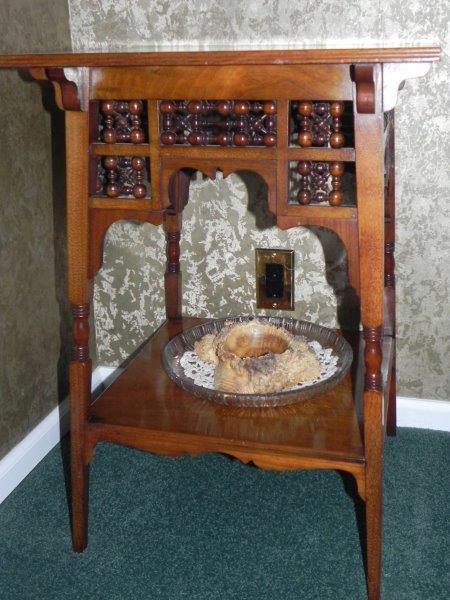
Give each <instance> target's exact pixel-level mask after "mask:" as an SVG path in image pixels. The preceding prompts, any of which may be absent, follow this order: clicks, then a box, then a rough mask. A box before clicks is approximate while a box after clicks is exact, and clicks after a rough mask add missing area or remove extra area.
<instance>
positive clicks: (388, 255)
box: [384, 242, 395, 288]
mask: <svg viewBox="0 0 450 600" xmlns="http://www.w3.org/2000/svg"><path fill="white" fill-rule="evenodd" d="M394 251H395V243H394V242H390V243H388V244H385V245H384V284H385V286H386V287H388V288H395V257H394Z"/></svg>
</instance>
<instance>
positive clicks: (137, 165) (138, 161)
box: [131, 156, 145, 171]
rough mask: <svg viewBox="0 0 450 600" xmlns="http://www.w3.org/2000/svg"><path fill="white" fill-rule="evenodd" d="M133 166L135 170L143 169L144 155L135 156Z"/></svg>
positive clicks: (132, 161) (132, 160)
mask: <svg viewBox="0 0 450 600" xmlns="http://www.w3.org/2000/svg"><path fill="white" fill-rule="evenodd" d="M131 166H132V167H133V169H134V170H135V171H142V170H143V169H144V167H145V158H143V157H142V156H133V158H132V159H131Z"/></svg>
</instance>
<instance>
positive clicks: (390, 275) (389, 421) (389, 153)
mask: <svg viewBox="0 0 450 600" xmlns="http://www.w3.org/2000/svg"><path fill="white" fill-rule="evenodd" d="M389 124H390V128H389V138H388V141H387V147H386V158H385V163H386V174H387V188H386V239H385V246H384V263H385V275H384V280H385V287H386V294H387V299H388V302H387V310H388V311H389V313H390V321H391V324H392V337H393V339H394V344H393V352H394V356H393V360H392V369H391V379H390V385H389V402H388V411H387V418H386V432H387V434H388V435H395V434H396V432H397V381H396V351H397V349H396V344H395V338H396V322H395V321H396V314H395V313H396V311H395V258H394V253H395V121H394V110H392V111H391V112H390V113H389Z"/></svg>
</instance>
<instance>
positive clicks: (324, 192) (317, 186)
mask: <svg viewBox="0 0 450 600" xmlns="http://www.w3.org/2000/svg"><path fill="white" fill-rule="evenodd" d="M328 180H329V167H328V163H324V162H312V163H311V195H312V197H311V200H313V201H314V202H324V201H325V200H326V199H327V198H328Z"/></svg>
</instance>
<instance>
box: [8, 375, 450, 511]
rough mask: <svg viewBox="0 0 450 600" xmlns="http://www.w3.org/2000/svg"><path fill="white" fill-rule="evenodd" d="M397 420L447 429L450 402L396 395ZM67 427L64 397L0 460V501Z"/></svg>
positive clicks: (95, 378) (96, 381)
mask: <svg viewBox="0 0 450 600" xmlns="http://www.w3.org/2000/svg"><path fill="white" fill-rule="evenodd" d="M120 371H121V369H115V368H114V367H97V368H96V369H95V370H94V371H93V373H92V389H93V390H95V389H96V388H97V387H98V386H99V385H101V384H102V383H103V382H105V381H106V380H108V383H109V382H110V381H111V380H113V379H115V377H117V375H118V374H119V373H120ZM397 420H398V425H399V427H419V428H421V429H437V430H441V431H450V402H447V401H444V400H424V399H422V398H406V397H402V396H399V397H398V398H397ZM68 427H69V402H68V400H67V399H66V400H64V402H62V403H61V404H60V405H59V406H57V407H56V408H55V409H54V410H52V412H51V413H50V414H49V415H47V416H46V417H45V419H43V420H42V421H41V422H40V423H39V425H37V426H36V427H35V428H34V429H33V430H32V431H31V432H30V433H29V434H28V435H27V436H26V437H25V438H24V439H23V440H22V441H21V442H20V443H19V444H17V446H15V447H14V448H13V449H12V450H11V451H10V452H9V453H8V454H7V455H6V456H5V457H4V458H3V459H2V460H0V504H1V503H2V502H3V500H5V498H6V497H7V496H8V495H9V494H10V493H11V492H12V491H13V490H14V489H15V488H16V487H17V486H18V485H19V483H20V482H21V481H22V480H23V479H25V477H26V476H27V475H28V474H29V473H30V472H31V471H32V470H33V469H34V467H35V466H36V465H37V464H38V463H39V462H40V461H41V460H42V459H43V458H44V457H45V456H46V454H48V452H50V450H51V449H52V448H53V447H54V446H56V444H57V443H58V442H59V440H60V439H61V437H62V436H64V435H65V434H66V433H67V431H68Z"/></svg>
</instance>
